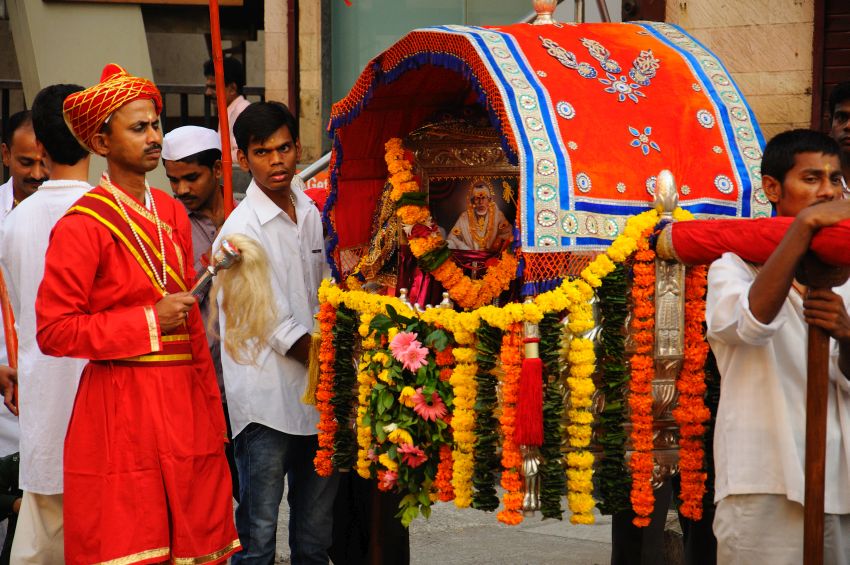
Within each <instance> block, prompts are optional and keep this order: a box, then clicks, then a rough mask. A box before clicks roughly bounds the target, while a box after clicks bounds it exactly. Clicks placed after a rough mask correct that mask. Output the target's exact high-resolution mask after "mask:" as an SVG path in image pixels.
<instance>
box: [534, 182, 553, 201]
mask: <svg viewBox="0 0 850 565" xmlns="http://www.w3.org/2000/svg"><path fill="white" fill-rule="evenodd" d="M555 195H556V192H555V187H554V186H552V185H551V184H540V185H537V198H539V199H540V200H543V201H544V202H548V201H549V200H552V199H553V198H555Z"/></svg>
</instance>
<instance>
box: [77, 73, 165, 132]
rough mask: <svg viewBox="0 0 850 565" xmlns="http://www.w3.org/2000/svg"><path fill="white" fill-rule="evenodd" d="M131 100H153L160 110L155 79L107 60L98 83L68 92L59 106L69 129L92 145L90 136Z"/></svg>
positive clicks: (160, 99)
mask: <svg viewBox="0 0 850 565" xmlns="http://www.w3.org/2000/svg"><path fill="white" fill-rule="evenodd" d="M134 100H152V101H153V103H154V106H156V113H157V114H159V113H160V112H161V111H162V97H161V96H160V94H159V90H158V89H157V88H156V85H155V84H154V83H152V82H151V81H149V80H148V79H145V78H140V77H134V76H131V75H130V74H128V73H127V71H125V70H124V69H122V68H121V67H119V66H118V65H115V64H113V63H110V64H108V65H106V67H104V68H103V73H102V74H101V75H100V82H99V83H98V84H96V85H94V86H92V87H91V88H87V89H85V90H82V91H80V92H75V93H73V94H71V95H70V96H68V97H67V98H66V99H65V103H64V105H63V107H62V110H63V112H64V114H65V121H66V122H67V123H68V126H69V127H70V128H71V131H72V132H73V133H74V135H75V136H77V139H79V140H80V142H81V143H83V144H84V145H85V146H86V147H88V148H89V149H91V148H92V146H91V141H92V138H93V137H94V135H95V134H96V133H98V132H99V131H100V128H101V127H102V126H103V123H104V122H105V121H106V120H107V118H109V116H111V115H112V113H113V112H115V110H117V109H118V108H120V107H121V106H123V105H125V104H128V103H130V102H132V101H134Z"/></svg>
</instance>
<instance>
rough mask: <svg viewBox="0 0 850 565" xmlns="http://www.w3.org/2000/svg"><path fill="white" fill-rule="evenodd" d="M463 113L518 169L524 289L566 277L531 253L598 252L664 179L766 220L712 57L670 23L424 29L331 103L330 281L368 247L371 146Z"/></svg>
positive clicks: (742, 125) (694, 195) (689, 203)
mask: <svg viewBox="0 0 850 565" xmlns="http://www.w3.org/2000/svg"><path fill="white" fill-rule="evenodd" d="M475 103H477V104H479V105H480V106H481V107H483V108H485V109H486V111H487V113H488V114H489V117H490V121H491V124H492V125H493V127H494V128H495V129H496V130H497V131H498V132H499V134H500V136H501V139H502V147H503V149H504V150H505V152H506V154H507V156H508V158H509V160H510V161H511V162H512V163H514V164H516V165H517V166H518V168H519V176H520V181H519V194H518V198H517V201H518V212H517V226H516V227H517V228H518V229H517V239H518V241H517V243H518V244H519V248H520V249H521V251H522V254H523V257H524V260H525V269H526V271H525V275H524V276H525V280H526V282H527V283H528V282H529V281H533V284H532V286H531V287H528V288H527V291H529V292H533V291H539V290H543V289H545V288H547V287H549V286H551V285H552V284H557V282H558V281H559V280H560V277H562V276H564V274H565V273H563V272H561V273H558V272H555V271H552V270H551V269H549V270H548V271H546V270H545V269H543V268H542V265H543V264H544V263H547V262H548V263H551V261H544V260H543V259H544V258H547V257H548V258H551V256H552V255H554V254H558V253H561V254H565V253H566V252H575V251H590V252H592V251H598V250H601V249H604V248H606V247H607V246H608V245H609V244H610V242H611V241H612V240H613V239H614V238H615V237H616V236H617V235H618V234H619V232H620V231H621V230H622V229H623V227H624V225H625V221H626V219H627V218H628V217H629V216H631V215H633V214H635V213H638V212H641V211H643V210H645V209H646V208H647V206H648V205H649V204H650V203H651V202H652V200H653V198H654V191H655V182H656V175H657V174H658V172H659V171H660V170H662V169H670V170H671V171H672V172H673V175H674V177H675V179H676V180H677V182H678V184H679V187H680V203H681V205H682V206H683V207H684V208H686V209H688V210H690V211H691V212H693V213H695V214H696V215H697V216H701V217H708V216H731V217H759V216H770V215H771V208H770V204H769V203H768V201H767V199H766V198H765V197H764V194H763V192H762V191H761V177H760V172H759V168H760V161H761V154H762V148H763V145H764V140H763V138H762V135H761V132H760V130H759V127H758V124H757V123H756V120H755V117H754V116H753V113H752V111H751V109H750V108H749V106H748V105H747V103H746V102H745V101H744V99H743V96H742V94H741V92H740V90H739V89H738V87H737V86H736V85H735V84H734V82H733V81H732V79H731V77H730V76H729V73H728V72H727V71H726V69H725V68H724V67H723V65H722V64H721V63H720V61H719V60H718V59H717V58H716V57H715V56H714V55H713V54H712V53H711V52H709V51H708V50H707V49H706V48H705V47H704V46H703V45H701V44H700V43H699V42H698V41H696V40H695V39H694V38H693V37H691V36H690V35H688V34H687V33H685V32H684V31H683V30H682V29H680V28H678V27H676V26H673V25H669V24H664V23H641V24H554V25H541V26H535V25H530V24H516V25H510V26H503V27H498V28H495V27H494V28H483V27H468V26H436V27H430V28H424V29H419V30H416V31H413V32H411V33H409V34H408V35H407V36H405V37H404V38H402V39H401V40H399V41H398V42H397V43H396V44H395V45H393V46H392V47H390V48H389V49H387V50H386V51H385V52H383V53H381V54H380V55H379V56H378V57H376V58H375V59H374V60H372V61H371V62H370V63H369V64H368V65H367V66H366V68H365V70H364V71H363V73H362V74H361V76H360V77H359V79H358V80H357V82H356V84H355V85H354V87H353V88H352V90H351V92H350V93H349V94H348V96H346V97H345V98H344V99H342V100H340V101H339V102H337V103H336V104H335V105H334V107H333V110H332V113H331V121H330V125H329V133H330V135H331V136H332V138H333V140H334V150H333V156H332V160H331V189H330V195H329V198H328V203H327V205H326V207H325V212H324V214H325V220H326V224H327V225H328V226H329V233H330V234H331V239H332V241H331V245H330V246H329V254H330V255H329V257H330V259H331V263H332V267H333V269H334V271H335V273H334V274H335V276H337V277H340V276H344V275H346V274H347V272H345V271H346V269H345V268H344V267H343V268H341V267H342V265H341V262H340V250H341V249H349V248H356V247H357V246H360V245H363V244H364V243H366V242H367V241H368V239H369V235H370V234H369V225H370V219H371V216H372V211H373V210H374V207H375V204H376V201H377V198H378V196H379V194H380V191H381V188H382V186H383V184H384V181H385V180H386V177H387V171H386V168H385V164H384V143H385V142H386V141H387V140H388V139H389V138H391V137H404V136H405V135H407V134H408V133H410V132H411V131H413V130H414V129H416V128H417V127H419V126H421V125H422V124H423V123H425V121H426V120H427V119H428V118H429V117H430V116H432V115H434V114H436V113H437V112H439V111H441V110H445V109H447V108H456V107H460V106H464V105H469V104H475ZM340 271H342V272H340ZM544 271H545V272H544Z"/></svg>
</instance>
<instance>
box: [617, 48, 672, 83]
mask: <svg viewBox="0 0 850 565" xmlns="http://www.w3.org/2000/svg"><path fill="white" fill-rule="evenodd" d="M660 66H661V61H660V60H658V59H656V58H655V55H653V54H652V49H647V50H645V51H641V52H640V55H638V56H637V57H635V60H634V61H632V68H631V70H629V77H631V79H632V80H633V81H635V82H636V83H638V84H639V85H641V86H649V84H650V82H652V79H654V78H655V74H656V73H657V72H658V67H660ZM611 72H612V73H613V72H618V71H611Z"/></svg>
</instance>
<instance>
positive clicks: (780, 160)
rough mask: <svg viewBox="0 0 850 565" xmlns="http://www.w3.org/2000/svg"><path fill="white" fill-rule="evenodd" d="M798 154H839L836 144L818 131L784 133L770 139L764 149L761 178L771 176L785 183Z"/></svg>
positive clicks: (806, 130)
mask: <svg viewBox="0 0 850 565" xmlns="http://www.w3.org/2000/svg"><path fill="white" fill-rule="evenodd" d="M800 153H823V154H824V155H836V156H839V155H840V154H841V148H840V147H839V146H838V143H837V142H836V141H835V140H834V139H832V138H831V137H829V136H828V135H826V134H825V133H821V132H819V131H813V130H810V129H792V130H790V131H784V132H782V133H780V134H778V135H776V136H775V137H774V138H773V139H771V140H770V141H769V142H768V143H767V146H766V147H765V148H764V155H763V156H762V158H761V174H762V176H771V177H773V178H775V179H776V180H778V181H779V183H780V184H781V183H783V182H785V175H786V174H788V171H790V170H791V169H793V168H794V163H795V161H796V156H797V155H798V154H800Z"/></svg>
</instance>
